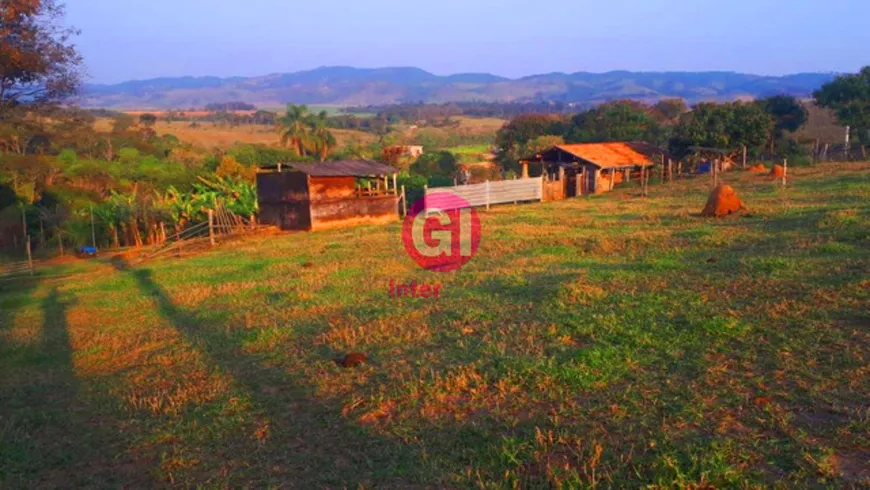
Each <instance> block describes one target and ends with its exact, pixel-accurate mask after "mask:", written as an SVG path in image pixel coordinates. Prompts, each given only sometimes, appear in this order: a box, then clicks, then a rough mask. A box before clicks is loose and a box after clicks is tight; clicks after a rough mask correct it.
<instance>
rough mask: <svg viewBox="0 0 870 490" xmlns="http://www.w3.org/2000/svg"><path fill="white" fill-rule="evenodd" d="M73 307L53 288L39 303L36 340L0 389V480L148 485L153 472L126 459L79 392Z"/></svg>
mask: <svg viewBox="0 0 870 490" xmlns="http://www.w3.org/2000/svg"><path fill="white" fill-rule="evenodd" d="M33 285H34V287H35V283H33ZM19 294H20V293H19ZM25 294H27V295H28V296H29V295H30V294H31V292H30V291H27V292H26V293H25ZM70 304H71V302H70V301H69V300H65V299H64V298H62V296H61V294H60V292H59V291H58V288H57V287H56V286H54V287H52V288H51V289H50V291H49V293H48V295H47V296H45V298H44V299H43V300H42V302H41V303H40V308H41V310H42V314H43V328H42V335H41V338H40V340H39V342H36V343H34V345H32V346H29V347H27V346H25V347H23V349H24V350H23V351H19V352H17V354H18V356H17V357H16V358H14V359H13V364H12V365H11V366H10V368H11V369H10V370H9V372H8V375H7V376H6V377H5V378H4V379H3V381H2V385H0V386H3V396H2V399H0V408H2V410H0V413H2V414H3V416H2V417H0V421H2V425H0V435H2V438H0V440H2V444H0V463H2V464H0V468H3V470H2V471H0V482H5V485H8V486H9V487H22V488H27V487H31V488H33V487H47V488H64V487H82V486H85V487H106V486H108V487H111V486H116V485H119V484H120V482H124V484H127V485H135V486H140V487H141V486H149V477H148V470H150V466H149V467H147V468H142V467H139V468H137V467H136V463H134V462H132V461H129V460H125V459H123V458H125V457H129V455H128V453H127V451H126V449H127V447H126V446H125V445H124V440H123V436H122V435H121V433H120V431H118V430H117V429H118V425H117V424H116V423H115V421H114V420H113V419H111V418H109V417H106V416H104V411H101V410H100V407H98V406H94V405H93V404H92V403H89V400H88V397H87V395H86V394H83V393H82V383H81V382H80V380H79V379H78V378H77V377H76V373H75V366H74V362H73V348H72V344H71V342H70V335H69V324H68V322H67V309H68V307H69V305H70ZM8 313H9V312H8V311H5V310H4V315H3V317H4V318H3V320H4V322H5V321H6V320H8V319H9V318H10V317H9V315H8ZM125 455H126V456H125ZM5 485H4V486H5Z"/></svg>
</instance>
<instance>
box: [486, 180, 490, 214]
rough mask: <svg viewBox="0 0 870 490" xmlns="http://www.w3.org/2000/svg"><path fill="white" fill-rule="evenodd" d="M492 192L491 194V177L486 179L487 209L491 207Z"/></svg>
mask: <svg viewBox="0 0 870 490" xmlns="http://www.w3.org/2000/svg"><path fill="white" fill-rule="evenodd" d="M490 199H491V197H490V194H489V179H486V209H489V202H490Z"/></svg>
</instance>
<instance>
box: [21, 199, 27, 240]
mask: <svg viewBox="0 0 870 490" xmlns="http://www.w3.org/2000/svg"><path fill="white" fill-rule="evenodd" d="M21 229H22V231H23V232H24V236H25V237H27V236H28V233H27V211H26V210H25V209H24V204H22V205H21Z"/></svg>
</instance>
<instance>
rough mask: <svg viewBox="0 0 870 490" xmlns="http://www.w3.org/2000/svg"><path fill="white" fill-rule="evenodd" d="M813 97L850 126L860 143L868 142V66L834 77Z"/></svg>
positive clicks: (869, 130) (869, 128)
mask: <svg viewBox="0 0 870 490" xmlns="http://www.w3.org/2000/svg"><path fill="white" fill-rule="evenodd" d="M813 97H815V99H816V104H818V105H820V106H822V107H827V108H829V109H832V110H833V111H834V112H835V113H836V115H837V120H838V121H839V122H840V124H843V125H849V126H851V127H852V128H853V129H854V130H855V133H856V134H857V135H858V139H859V140H860V141H861V143H864V144H867V143H870V134H868V133H870V66H865V67H864V68H862V69H861V71H860V72H858V73H857V74H854V75H841V76H839V77H837V78H835V79H834V80H833V81H831V82H829V83H826V84H825V85H823V86H822V88H820V89H819V90H817V91H816V92H815V93H813Z"/></svg>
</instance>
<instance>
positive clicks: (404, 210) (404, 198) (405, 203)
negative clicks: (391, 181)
mask: <svg viewBox="0 0 870 490" xmlns="http://www.w3.org/2000/svg"><path fill="white" fill-rule="evenodd" d="M402 216H408V195H407V194H405V185H404V184H403V185H402Z"/></svg>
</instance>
